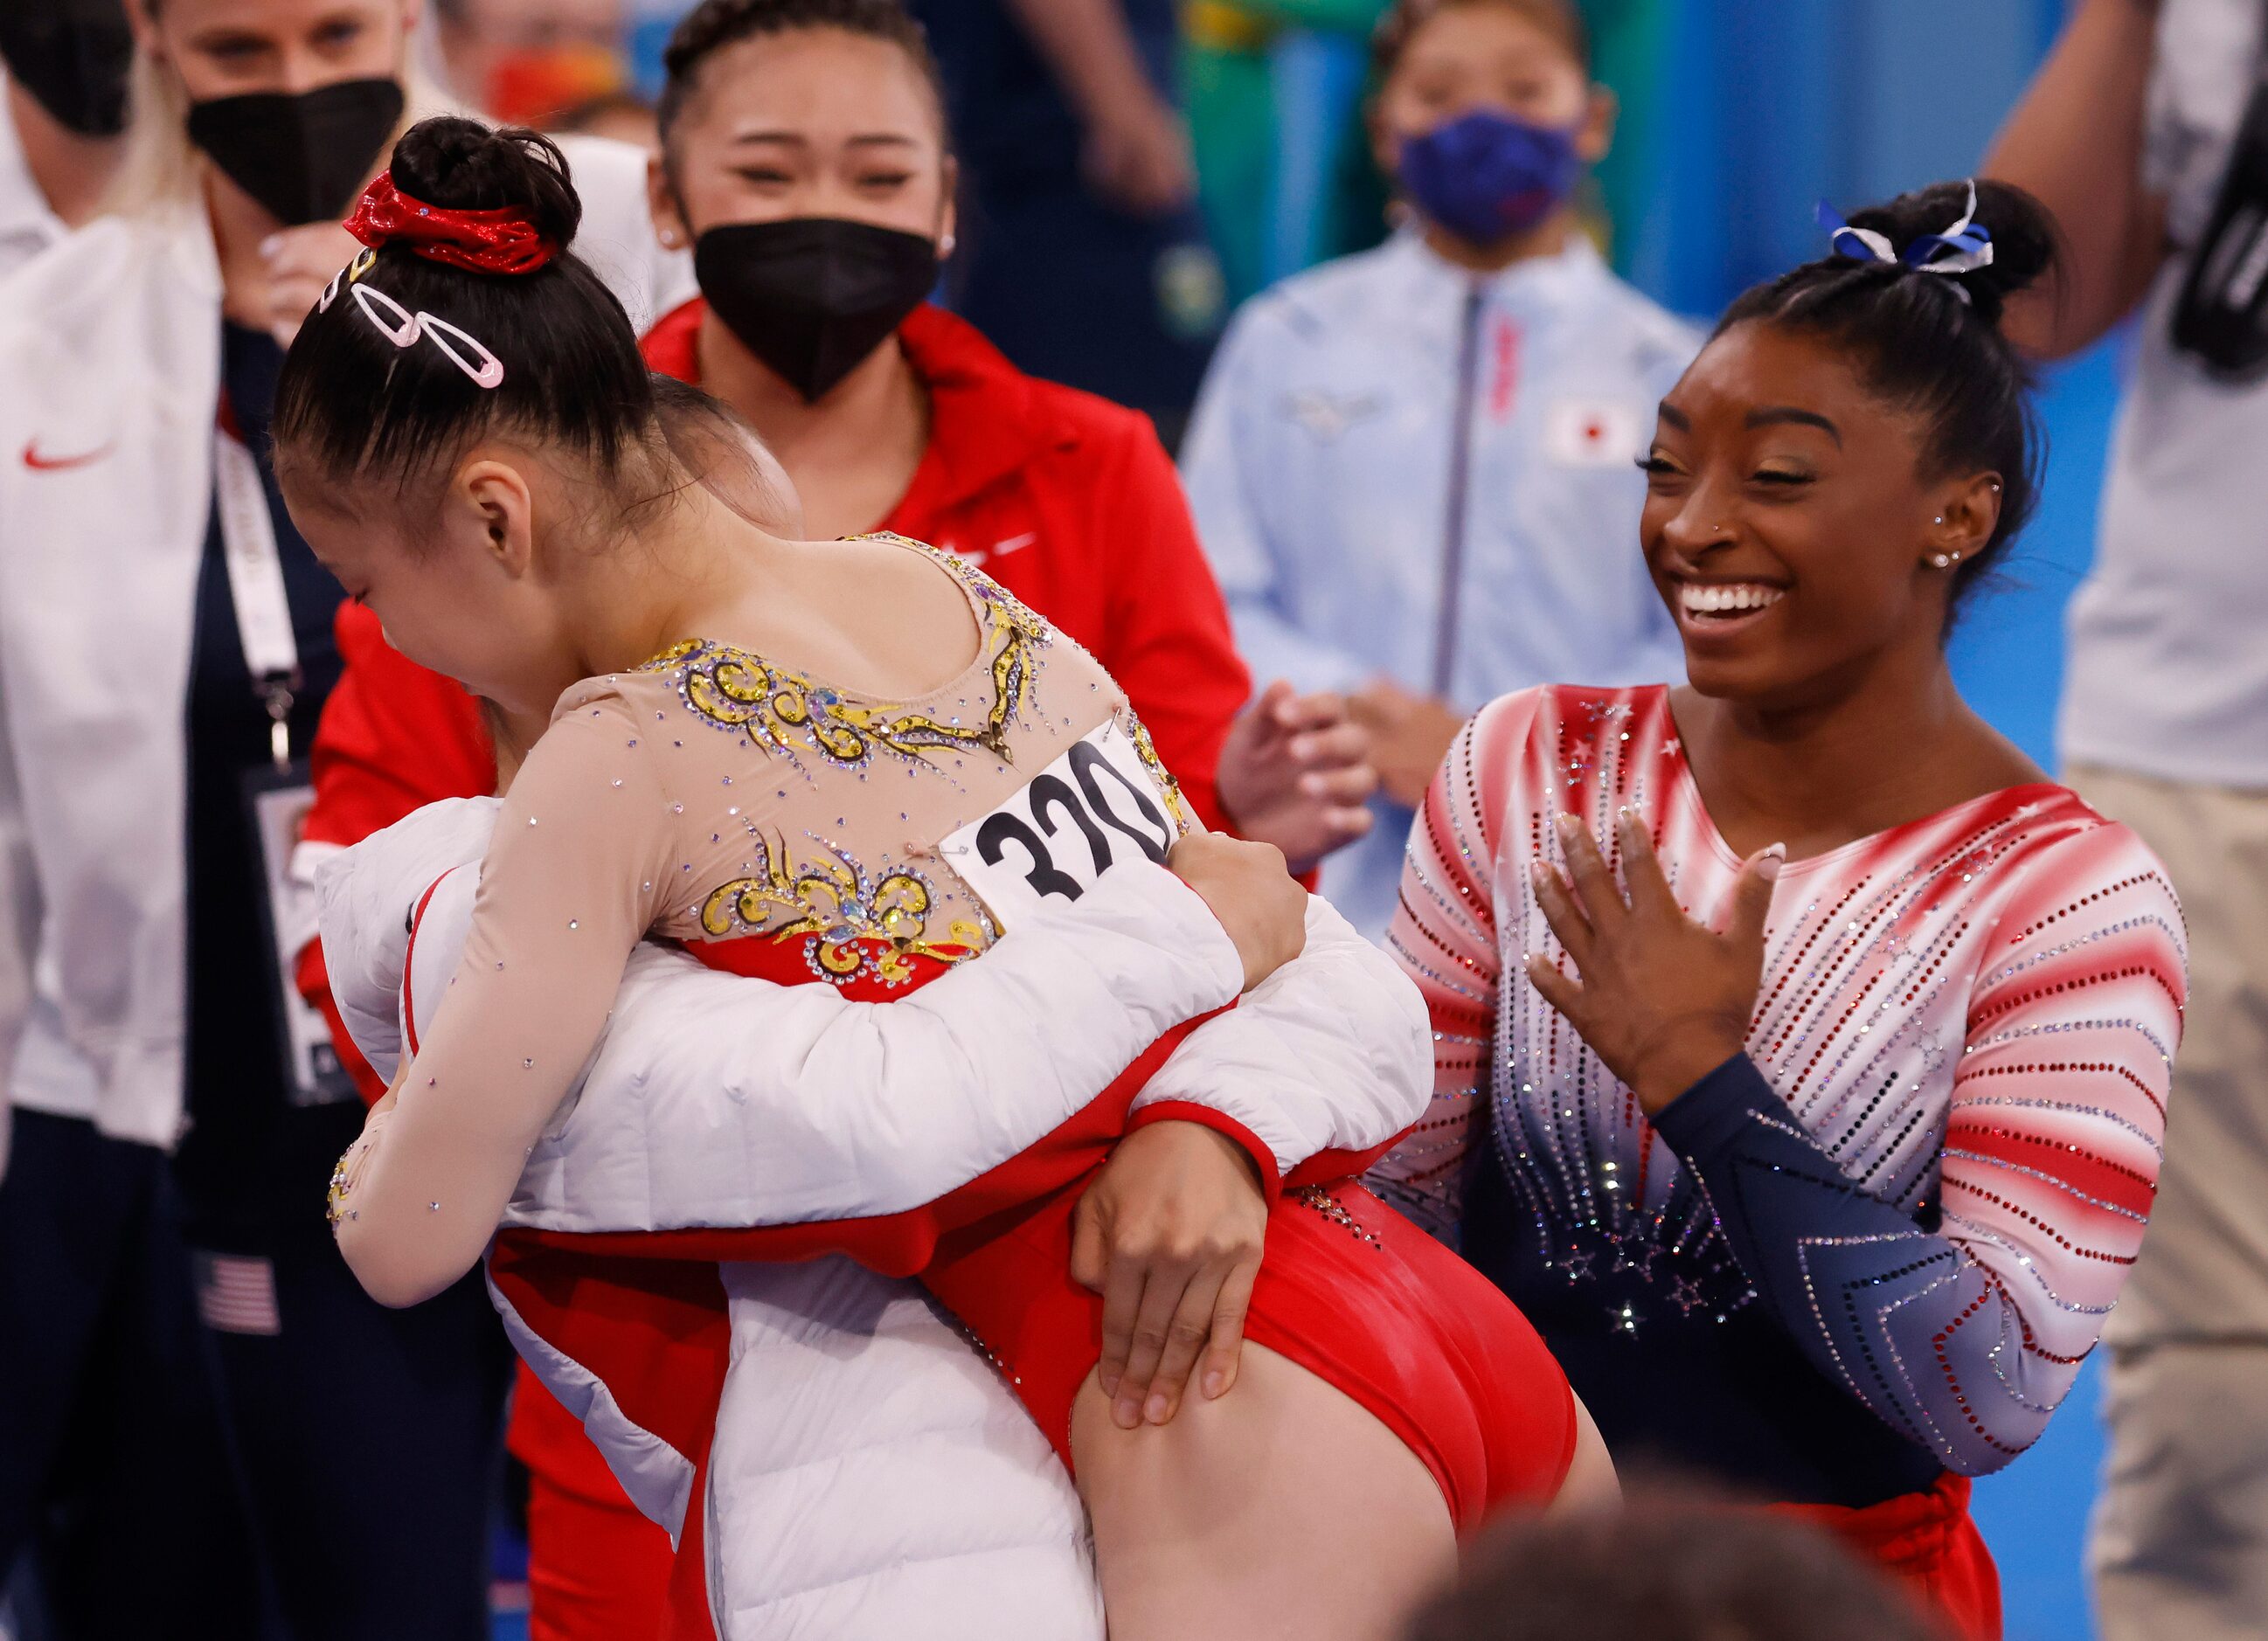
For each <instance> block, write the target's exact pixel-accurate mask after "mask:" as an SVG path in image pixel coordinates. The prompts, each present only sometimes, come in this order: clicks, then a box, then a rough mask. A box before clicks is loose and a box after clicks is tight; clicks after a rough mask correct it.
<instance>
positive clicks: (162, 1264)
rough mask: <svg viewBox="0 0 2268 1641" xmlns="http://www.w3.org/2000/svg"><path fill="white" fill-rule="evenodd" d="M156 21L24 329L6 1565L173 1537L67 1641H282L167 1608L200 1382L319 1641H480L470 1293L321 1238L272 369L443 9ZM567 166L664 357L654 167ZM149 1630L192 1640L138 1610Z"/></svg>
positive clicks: (340, 1126)
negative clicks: (394, 1287) (399, 1284)
mask: <svg viewBox="0 0 2268 1641" xmlns="http://www.w3.org/2000/svg"><path fill="white" fill-rule="evenodd" d="M129 16H130V18H131V20H132V23H133V26H134V31H135V36H136V58H135V62H134V65H133V70H132V75H131V79H130V88H131V89H130V107H131V116H130V120H129V129H128V131H127V134H126V137H125V143H126V151H125V153H124V156H123V158H122V161H121V168H120V173H119V178H118V181H117V184H116V187H115V190H114V194H113V195H112V196H111V197H110V199H109V201H108V202H107V204H108V214H107V215H106V216H104V217H102V218H100V219H99V220H97V221H95V222H93V223H92V224H90V225H88V226H87V227H85V228H83V229H81V230H79V231H78V232H75V233H72V234H70V235H69V236H68V237H66V238H64V239H62V240H61V241H60V242H59V243H57V244H56V245H55V246H53V247H50V248H49V249H48V250H47V251H46V252H45V253H43V254H40V256H39V257H37V258H35V259H34V260H33V261H31V262H30V263H28V264H26V266H25V267H23V268H22V269H18V272H17V273H16V274H15V275H14V276H11V278H10V279H9V281H8V282H7V283H6V285H5V287H4V292H5V295H4V300H0V381H4V382H5V383H7V384H8V387H7V391H6V392H5V393H4V394H0V453H4V460H0V732H4V747H5V757H4V760H0V847H4V849H5V853H6V858H5V861H4V865H0V870H4V872H5V874H6V882H7V884H8V887H9V892H8V893H7V894H5V896H4V897H0V909H4V911H0V919H4V921H0V929H4V933H5V936H6V938H4V939H0V1056H4V1060H5V1065H6V1071H7V1077H6V1088H7V1092H8V1094H9V1096H10V1097H11V1100H12V1103H13V1106H14V1107H15V1108H14V1111H13V1115H12V1121H11V1122H9V1125H8V1126H9V1131H10V1133H11V1139H12V1152H13V1155H12V1158H11V1161H10V1163H9V1165H8V1167H7V1173H6V1174H5V1176H4V1179H0V1339H4V1340H5V1341H6V1342H7V1343H6V1345H5V1347H4V1348H0V1407H5V1408H6V1409H8V1412H7V1419H8V1428H9V1431H10V1432H11V1436H10V1439H9V1440H8V1441H6V1442H0V1564H4V1563H7V1562H11V1561H12V1560H13V1559H14V1557H15V1555H16V1553H17V1550H18V1547H19V1546H20V1545H21V1544H22V1543H23V1542H24V1541H25V1540H26V1538H27V1537H28V1536H29V1535H30V1534H31V1533H32V1532H33V1526H32V1524H33V1523H34V1522H36V1521H43V1520H50V1519H52V1518H53V1517H54V1514H55V1510H56V1507H57V1506H58V1505H59V1504H67V1503H68V1498H69V1494H70V1490H72V1489H73V1488H75V1487H77V1488H83V1489H85V1490H88V1491H90V1492H91V1493H92V1495H93V1497H94V1498H96V1499H97V1500H98V1501H99V1502H100V1503H102V1504H104V1505H107V1506H109V1513H110V1515H111V1516H112V1517H115V1516H116V1514H117V1512H118V1511H119V1510H120V1509H122V1508H123V1505H124V1501H131V1500H134V1499H137V1498H139V1499H144V1500H147V1501H149V1503H148V1504H147V1505H145V1511H155V1510H158V1509H163V1510H164V1511H165V1512H166V1514H165V1518H164V1520H163V1523H162V1525H160V1524H158V1522H156V1521H154V1520H153V1521H151V1522H146V1523H141V1524H127V1525H128V1526H129V1527H133V1528H135V1529H136V1530H128V1531H122V1530H121V1523H120V1522H118V1521H117V1520H107V1521H105V1522H102V1523H100V1524H99V1526H100V1527H104V1528H107V1531H102V1532H100V1534H99V1536H97V1537H93V1538H92V1539H91V1540H90V1541H89V1542H87V1543H73V1544H63V1545H56V1546H51V1547H48V1548H49V1550H50V1553H49V1554H48V1556H47V1560H48V1563H49V1568H50V1576H49V1578H48V1583H49V1584H50V1586H54V1585H55V1584H56V1583H58V1582H63V1583H69V1582H70V1574H71V1573H72V1571H74V1570H82V1569H83V1570H84V1572H85V1583H86V1584H87V1586H89V1587H88V1589H87V1591H86V1592H85V1593H84V1600H82V1599H81V1595H82V1593H81V1592H77V1591H73V1590H66V1591H63V1592H62V1593H59V1594H58V1596H57V1600H56V1604H57V1605H58V1606H59V1607H65V1608H76V1609H77V1610H76V1611H66V1612H65V1613H63V1614H62V1615H61V1616H62V1617H63V1622H64V1623H65V1624H66V1626H67V1627H66V1629H65V1633H66V1634H76V1633H82V1632H83V1633H86V1634H90V1635H117V1634H134V1635H162V1634H171V1633H179V1634H183V1635H198V1636H210V1635H229V1636H237V1635H245V1636H249V1635H253V1634H254V1633H257V1630H256V1627H255V1625H254V1623H253V1622H252V1621H251V1619H250V1618H249V1617H247V1618H246V1619H245V1621H244V1622H243V1623H237V1622H235V1620H234V1617H233V1616H232V1614H231V1613H230V1612H229V1611H227V1610H221V1609H218V1608H216V1606H215V1603H216V1602H217V1601H219V1600H220V1597H219V1596H217V1595H216V1596H214V1597H213V1599H212V1601H206V1600H204V1598H203V1593H201V1592H200V1591H199V1590H198V1589H197V1588H195V1586H194V1585H191V1586H189V1587H188V1588H187V1589H186V1593H184V1591H183V1590H182V1589H180V1588H175V1587H169V1583H168V1579H169V1578H171V1577H172V1576H173V1573H174V1571H176V1570H175V1569H173V1567H172V1566H171V1562H172V1560H173V1543H174V1539H175V1536H176V1535H179V1536H180V1538H182V1539H195V1538H196V1537H198V1536H199V1535H200V1534H204V1533H205V1532H206V1531H207V1529H208V1527H209V1526H210V1523H209V1521H208V1517H210V1518H211V1519H213V1520H218V1519H220V1518H222V1517H223V1516H224V1515H225V1511H224V1509H223V1507H222V1503H220V1502H215V1501H213V1500H211V1499H210V1498H208V1495H209V1494H212V1493H215V1492H216V1491H217V1487H216V1483H218V1482H219V1481H221V1480H222V1479H223V1478H224V1477H225V1467H224V1466H223V1464H222V1462H221V1459H220V1450H221V1441H220V1438H219V1436H218V1435H217V1433H216V1432H214V1431H212V1430H211V1428H210V1417H204V1418H203V1430H204V1436H203V1439H202V1446H195V1451H191V1448H192V1446H193V1444H192V1442H191V1439H190V1438H189V1437H188V1436H187V1435H185V1434H183V1432H184V1431H189V1430H191V1429H193V1428H195V1427H196V1426H197V1424H198V1420H199V1418H200V1416H201V1409H199V1408H198V1407H197V1406H196V1405H195V1403H196V1402H197V1401H198V1399H199V1394H200V1390H201V1383H200V1381H201V1380H203V1378H204V1376H205V1373H206V1368H205V1362H206V1360H207V1359H210V1360H211V1361H212V1362H214V1363H217V1368H218V1377H217V1387H218V1390H219V1393H220V1394H219V1401H220V1405H221V1411H222V1423H223V1425H224V1426H225V1429H226V1430H227V1431H228V1435H229V1438H230V1440H229V1445H230V1446H232V1447H233V1449H234V1453H235V1457H236V1460H237V1461H238V1464H237V1467H236V1468H238V1469H239V1473H240V1475H241V1476H242V1478H243V1482H244V1484H245V1488H246V1490H247V1503H248V1505H249V1506H250V1510H251V1513H252V1516H253V1518H254V1525H255V1527H256V1537H257V1539H258V1541H259V1542H260V1544H261V1549H262V1551H263V1553H264V1554H265V1556H267V1558H268V1559H269V1563H270V1567H269V1571H270V1575H271V1582H272V1585H273V1587H274V1588H275V1590H276V1594H277V1595H278V1597H279V1598H280V1600H281V1603H282V1607H283V1608H284V1617H285V1619H286V1620H287V1622H288V1623H289V1624H290V1626H291V1630H292V1632H293V1633H295V1634H298V1635H303V1636H316V1635H320V1636H326V1637H363V1636H367V1637H373V1638H375V1637H386V1638H387V1641H394V1638H395V1637H403V1636H412V1635H414V1636H418V1637H466V1638H467V1641H471V1638H472V1637H485V1636H486V1635H487V1633H488V1616H487V1601H486V1586H487V1509H488V1503H489V1493H490V1489H489V1485H488V1483H489V1480H490V1476H491V1475H492V1474H493V1468H494V1463H495V1457H496V1432H497V1416H498V1412H499V1402H500V1400H501V1395H502V1388H503V1383H504V1378H503V1373H504V1365H505V1362H506V1359H507V1358H506V1355H505V1351H504V1346H503V1343H502V1341H501V1338H500V1337H499V1336H498V1334H497V1328H496V1324H495V1322H494V1321H493V1319H492V1316H491V1314H490V1309H489V1306H488V1305H487V1302H486V1299H485V1298H484V1296H483V1295H482V1292H481V1291H480V1290H479V1287H478V1285H477V1284H469V1285H465V1286H463V1287H462V1288H461V1290H460V1291H455V1292H453V1293H452V1294H451V1295H450V1296H448V1299H447V1300H446V1302H445V1303H442V1304H439V1305H437V1306H431V1307H428V1309H426V1310H424V1311H421V1312H419V1313H416V1314H393V1313H389V1312H386V1311H384V1310H382V1309H380V1308H379V1307H378V1306H375V1305H372V1304H371V1303H370V1302H369V1301H367V1300H366V1299H364V1298H363V1296H362V1294H361V1293H360V1291H358V1290H357V1288H356V1286H355V1284H354V1283H353V1280H352V1278H351V1277H350V1276H349V1274H348V1273H347V1271H346V1270H345V1269H343V1267H342V1266H341V1265H340V1264H339V1262H338V1261H337V1259H336V1257H335V1255H334V1254H333V1253H332V1252H331V1250H330V1247H329V1246H328V1236H327V1235H326V1234H325V1230H324V1225H323V1222H322V1218H321V1215H320V1206H319V1196H320V1181H321V1179H322V1178H323V1177H324V1175H325V1174H326V1171H327V1168H328V1158H329V1156H330V1154H331V1153H332V1152H334V1151H335V1149H336V1148H337V1146H338V1145H339V1144H342V1143H343V1139H342V1137H351V1136H352V1135H353V1134H354V1133H355V1132H356V1131H357V1130H358V1129H359V1128H360V1126H361V1123H362V1115H363V1114H362V1107H361V1103H360V1101H359V1100H358V1099H357V1098H356V1097H355V1095H354V1093H353V1088H352V1085H351V1083H350V1081H348V1080H347V1079H346V1078H345V1077H344V1076H343V1075H342V1071H341V1069H340V1068H339V1067H338V1066H337V1064H336V1063H335V1060H333V1059H332V1058H331V1057H330V1055H329V1052H328V1038H327V1034H325V1032H324V1030H323V1027H322V1025H321V1022H320V1019H318V1018H317V1017H315V1016H313V1014H312V1013H311V1012H307V1011H306V1010H305V1009H304V1007H303V1005H301V1004H299V1002H298V997H297V994H296V991H295V990H293V989H292V988H291V984H290V981H291V976H290V975H289V973H288V972H287V970H288V955H290V954H296V953H297V951H298V946H299V945H300V944H301V943H302V942H303V940H304V938H305V937H306V932H307V931H308V930H309V929H311V928H312V917H313V910H312V903H311V902H309V901H306V900H305V899H304V898H303V896H302V894H300V892H299V891H298V887H297V884H298V875H297V872H296V871H295V865H294V860H293V856H294V853H295V844H296V842H297V826H298V816H299V814H300V813H301V812H302V810H303V809H304V806H305V802H306V770H305V765H304V762H303V758H304V754H305V751H306V747H307V745H308V743H309V742H310V741H311V740H312V739H313V732H314V726H315V721H316V717H317V715H318V714H319V713H320V710H321V708H322V704H323V700H324V697H325V695H326V694H327V693H328V689H329V688H330V685H331V683H332V682H333V681H335V678H336V676H337V673H338V666H339V663H338V659H337V653H336V650H335V645H334V644H333V641H332V636H331V635H332V622H333V617H334V616H335V613H336V611H337V608H338V607H339V605H340V603H341V602H342V598H343V594H342V592H341V590H340V588H339V587H338V585H337V584H336V583H335V581H333V580H332V579H331V578H330V577H329V575H328V573H327V572H325V571H324V570H323V569H322V567H321V566H320V563H318V562H317V561H316V560H315V558H314V557H313V555H312V554H311V553H310V552H309V551H308V550H307V548H306V544H305V543H304V542H303V541H301V540H300V538H299V536H298V534H297V532H296V531H294V530H293V529H292V527H291V521H290V519H289V518H288V516H287V515H286V514H285V513H284V510H283V508H282V505H281V504H280V500H279V498H278V497H277V494H276V489H275V482H274V479H273V476H272V475H271V474H270V473H269V471H268V462H267V444H268V440H267V421H268V416H269V404H270V401H272V398H273V394H274V390H275V382H276V372H278V370H279V369H280V368H281V365H282V347H281V344H282V343H283V342H287V341H288V340H289V338H290V336H291V335H292V334H293V333H294V332H295V331H296V329H297V327H298V323H299V321H300V320H301V319H302V318H303V317H304V315H305V314H306V311H307V310H308V309H309V308H310V307H311V306H312V305H313V300H314V298H315V297H316V296H317V295H318V294H319V293H320V291H321V289H322V286H323V284H324V283H326V282H328V280H329V279H330V277H331V276H332V275H333V274H334V273H335V272H336V271H337V269H338V267H339V265H340V264H341V263H342V262H343V261H345V260H346V259H347V257H348V256H349V255H350V254H351V253H352V250H353V246H352V243H351V241H350V239H349V238H348V236H347V235H346V234H345V233H344V232H343V231H342V229H340V228H339V227H338V226H337V225H336V224H337V223H338V220H339V217H340V216H341V215H342V213H343V210H344V209H345V207H346V206H347V205H348V204H349V203H350V202H351V200H352V199H353V197H354V196H355V195H356V194H357V192H358V191H359V190H360V189H361V188H362V187H363V186H364V184H365V182H367V181H368V180H370V175H371V173H372V171H373V170H375V169H376V167H377V166H378V164H379V160H380V158H382V156H383V155H384V153H385V152H386V151H387V145H388V144H389V143H391V142H392V141H393V139H394V137H395V136H397V135H398V133H399V131H400V130H401V129H402V128H403V127H404V126H405V124H406V121H407V118H408V116H409V114H410V112H411V107H410V106H411V105H412V104H413V103H416V102H418V101H430V100H431V98H430V97H427V96H424V95H423V94H422V93H421V92H419V91H418V90H417V88H416V87H414V86H411V85H408V84H406V82H405V65H406V64H407V63H408V62H409V50H410V43H411V38H412V34H413V31H414V30H415V28H416V25H417V24H418V22H419V20H420V15H419V6H418V4H417V0H132V4H131V5H130V7H129ZM572 158H573V163H574V165H575V167H576V180H577V182H578V185H579V186H580V187H581V188H582V189H583V191H584V198H585V202H586V219H587V221H588V223H589V230H588V232H590V235H591V238H592V252H593V265H594V267H595V268H596V269H598V270H599V271H600V273H601V275H602V276H604V277H605V278H607V280H608V283H609V284H610V286H611V287H612V288H613V290H614V291H615V294H616V296H617V298H619V299H620V300H621V301H622V303H623V305H624V306H625V307H626V308H627V309H629V310H630V312H631V313H633V315H635V316H637V317H638V318H639V319H641V320H642V319H643V318H644V317H645V316H649V315H650V314H651V313H652V312H653V311H654V308H655V305H656V303H657V299H659V300H662V301H667V300H672V299H674V298H676V297H677V296H678V295H679V294H680V293H681V289H682V288H686V287H689V270H686V269H683V268H682V266H681V263H682V259H681V258H677V257H670V256H666V255H664V254H662V253H661V252H660V251H659V249H658V247H655V246H654V244H653V240H652V232H651V231H650V229H649V227H648V225H647V222H646V214H645V206H644V156H643V155H642V154H639V153H638V152H637V151H634V150H630V149H628V148H625V147H621V146H619V145H615V144H610V143H602V142H598V141H595V140H590V139H584V140H578V141H577V142H576V143H573V144H572ZM169 1153H175V1154H173V1155H172V1156H171V1158H170V1160H169ZM185 1242H186V1244H187V1249H188V1251H187V1253H186V1254H185V1253H184V1243H185ZM200 1319H201V1320H202V1322H203V1334H202V1336H201V1335H200V1334H199V1332H198V1330H197V1321H198V1320H200ZM18 1432H20V1433H21V1435H20V1437H19V1436H18ZM90 1432H92V1434H90ZM98 1438H99V1439H98ZM137 1461H138V1462H139V1463H140V1464H141V1465H142V1466H144V1467H145V1468H136V1463H137ZM342 1465H344V1466H350V1467H351V1468H353V1469H354V1471H355V1472H356V1474H357V1477H358V1484H357V1486H356V1487H355V1488H353V1489H342V1488H340V1487H338V1486H337V1485H336V1484H335V1483H336V1478H337V1473H338V1470H339V1468H340V1467H341V1466H342ZM94 1469H99V1470H101V1471H102V1474H100V1475H99V1476H92V1475H87V1474H86V1473H87V1472H88V1471H90V1470H94ZM98 1513H99V1512H98ZM219 1553H220V1552H219V1551H217V1550H215V1551H214V1552H213V1554H214V1555H216V1556H217V1555H218V1554H219ZM119 1556H127V1557H129V1558H132V1559H130V1561H129V1564H127V1565H125V1566H121V1564H119V1563H118V1561H117V1559H116V1558H117V1557H119ZM161 1558H162V1559H163V1561H164V1562H165V1563H166V1565H165V1567H164V1571H165V1572H166V1575H167V1576H166V1577H156V1576H151V1571H150V1567H149V1565H148V1564H146V1563H147V1562H152V1561H156V1560H158V1559H161ZM405 1564H409V1565H414V1566H415V1568H416V1574H415V1576H410V1577H405V1576H403V1573H402V1568H403V1567H404V1565H405ZM57 1569H60V1570H61V1571H62V1576H61V1577H60V1578H59V1577H58V1576H57V1574H56V1572H55V1570H57ZM126 1571H130V1572H131V1573H132V1575H133V1576H130V1577H122V1576H120V1574H121V1573H122V1572H126ZM181 1578H182V1579H183V1580H184V1581H186V1580H188V1574H186V1573H184V1574H182V1575H181ZM136 1592H139V1593H141V1600H142V1601H144V1602H147V1601H151V1600H157V1601H163V1602H165V1603H166V1608H165V1610H164V1611H161V1612H155V1613H153V1612H152V1611H151V1610H150V1609H149V1608H147V1607H146V1606H129V1607H122V1606H121V1603H126V1602H130V1601H133V1600H134V1599H135V1596H136ZM100 1603H107V1605H103V1604H100ZM217 1610H219V1612H220V1615H219V1616H217V1617H216V1616H215V1615H214V1614H215V1612H216V1611H217ZM168 1626H173V1627H172V1628H169V1627H168Z"/></svg>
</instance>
